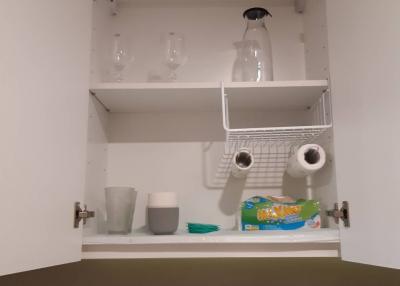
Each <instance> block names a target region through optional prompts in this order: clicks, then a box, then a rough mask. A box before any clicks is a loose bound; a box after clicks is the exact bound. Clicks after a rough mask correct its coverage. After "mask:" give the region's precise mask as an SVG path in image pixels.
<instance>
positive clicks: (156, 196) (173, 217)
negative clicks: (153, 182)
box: [147, 192, 179, 234]
mask: <svg viewBox="0 0 400 286" xmlns="http://www.w3.org/2000/svg"><path fill="white" fill-rule="evenodd" d="M147 218H148V226H149V229H150V231H151V232H152V233H154V234H174V233H175V232H176V230H177V229H178V224H179V207H178V196H177V194H176V193H174V192H158V193H151V194H149V198H148V203H147Z"/></svg>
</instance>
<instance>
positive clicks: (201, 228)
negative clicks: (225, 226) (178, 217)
mask: <svg viewBox="0 0 400 286" xmlns="http://www.w3.org/2000/svg"><path fill="white" fill-rule="evenodd" d="M187 227H188V231H189V233H208V232H213V231H218V230H219V226H218V225H215V224H202V223H191V222H189V223H188V224H187Z"/></svg>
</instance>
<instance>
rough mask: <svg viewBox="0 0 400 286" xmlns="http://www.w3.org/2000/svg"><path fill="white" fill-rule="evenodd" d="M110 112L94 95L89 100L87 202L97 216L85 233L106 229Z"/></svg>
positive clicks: (89, 223) (87, 225)
mask: <svg viewBox="0 0 400 286" xmlns="http://www.w3.org/2000/svg"><path fill="white" fill-rule="evenodd" d="M107 130H108V112H107V111H106V110H105V109H104V107H103V106H102V105H101V104H100V103H99V101H98V100H97V99H96V98H95V97H94V96H90V100H89V122H88V144H87V154H88V155H87V168H86V192H85V203H86V204H87V205H88V207H89V209H91V210H95V212H96V217H95V218H94V219H90V220H88V221H87V223H86V225H85V227H84V234H92V233H97V232H100V233H102V232H104V231H105V222H104V204H105V203H104V188H105V186H106V172H107Z"/></svg>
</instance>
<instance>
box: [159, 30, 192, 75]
mask: <svg viewBox="0 0 400 286" xmlns="http://www.w3.org/2000/svg"><path fill="white" fill-rule="evenodd" d="M163 40H164V44H165V50H164V52H165V53H164V61H165V65H166V66H167V68H168V69H169V74H168V80H169V81H176V70H177V69H178V68H179V67H180V66H181V65H183V64H184V63H185V61H186V59H187V58H186V55H185V38H184V36H183V35H182V34H179V33H175V32H169V33H166V34H165V35H164V37H163Z"/></svg>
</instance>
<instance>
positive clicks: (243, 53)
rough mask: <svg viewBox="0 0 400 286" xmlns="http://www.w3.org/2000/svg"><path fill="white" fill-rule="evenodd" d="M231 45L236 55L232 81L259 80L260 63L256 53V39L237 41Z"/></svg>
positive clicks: (257, 47) (257, 48)
mask: <svg viewBox="0 0 400 286" xmlns="http://www.w3.org/2000/svg"><path fill="white" fill-rule="evenodd" d="M233 45H234V46H235V48H236V50H237V56H236V60H235V62H234V63H233V69H232V81H259V79H260V78H261V69H260V67H261V63H260V61H259V58H258V54H257V52H258V50H259V49H260V47H259V45H258V43H257V41H239V42H235V43H233Z"/></svg>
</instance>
